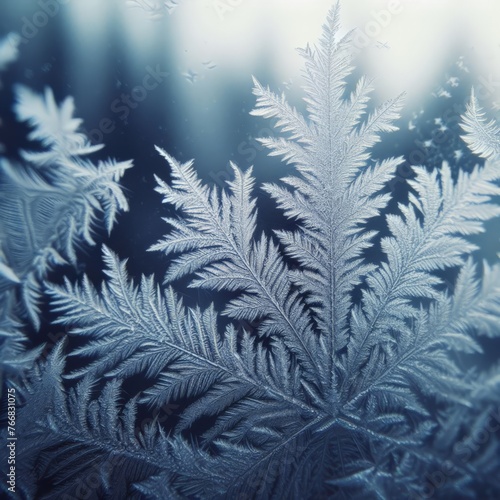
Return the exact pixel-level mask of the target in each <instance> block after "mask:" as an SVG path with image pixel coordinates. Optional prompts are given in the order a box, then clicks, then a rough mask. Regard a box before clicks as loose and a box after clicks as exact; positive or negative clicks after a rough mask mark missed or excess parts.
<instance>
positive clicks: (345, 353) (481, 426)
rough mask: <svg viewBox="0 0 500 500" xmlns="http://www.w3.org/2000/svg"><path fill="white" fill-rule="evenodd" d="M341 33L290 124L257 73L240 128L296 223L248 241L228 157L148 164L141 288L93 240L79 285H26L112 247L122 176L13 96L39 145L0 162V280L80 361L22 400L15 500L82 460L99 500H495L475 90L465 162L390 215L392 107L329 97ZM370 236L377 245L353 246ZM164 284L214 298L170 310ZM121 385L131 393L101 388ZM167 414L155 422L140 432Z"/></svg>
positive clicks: (487, 180)
mask: <svg viewBox="0 0 500 500" xmlns="http://www.w3.org/2000/svg"><path fill="white" fill-rule="evenodd" d="M338 32H339V8H338V6H336V7H334V8H332V9H331V11H330V13H329V15H328V18H327V21H326V23H325V25H324V27H323V32H322V35H321V38H320V40H319V43H318V45H317V47H315V48H311V47H307V48H306V49H304V50H302V51H301V55H302V57H303V58H304V61H305V70H304V78H305V88H304V92H305V103H306V109H305V114H301V113H300V112H299V111H298V110H297V109H296V108H294V107H293V106H291V105H290V104H289V103H288V102H287V100H286V98H285V96H284V95H278V94H276V93H274V92H273V91H271V90H270V89H269V88H268V87H266V86H264V85H262V84H261V83H260V82H259V81H258V80H257V79H254V90H253V92H254V94H255V96H256V106H255V109H254V110H253V111H252V114H253V115H255V116H257V117H260V119H273V120H275V127H276V129H277V131H278V132H279V135H277V136H275V137H265V138H261V139H260V140H261V143H262V144H263V146H265V147H266V148H267V150H268V151H269V154H270V155H271V156H277V157H280V158H281V160H282V161H284V162H285V163H286V164H287V165H289V172H288V174H287V175H286V176H285V177H284V178H282V179H281V180H280V181H278V182H275V183H270V184H265V185H264V193H265V194H263V195H262V196H270V197H271V198H272V199H273V200H274V201H275V203H276V207H277V208H278V210H279V211H280V213H282V214H283V217H284V218H285V219H286V220H287V221H288V222H289V223H290V224H288V225H287V227H292V226H293V227H294V229H289V230H277V231H275V232H273V233H270V234H268V233H267V232H266V231H264V230H262V228H261V225H260V223H259V221H260V217H261V215H260V214H259V211H258V200H257V198H256V194H255V193H256V187H255V184H256V180H255V178H254V176H253V171H252V169H251V168H249V169H247V170H245V171H243V170H241V169H240V168H239V167H238V166H237V165H235V164H233V163H231V168H232V172H233V179H232V180H231V181H230V182H228V183H227V186H226V188H225V189H220V188H218V187H214V186H209V185H206V184H204V183H203V181H202V180H201V179H200V178H199V176H198V175H197V173H196V170H195V168H194V163H193V162H192V161H188V162H184V163H182V162H179V161H178V160H177V159H175V158H174V157H173V156H171V155H170V154H169V153H168V152H166V151H164V150H163V149H162V148H160V147H157V151H158V153H159V154H160V155H161V157H162V158H163V159H164V160H165V162H166V165H167V167H168V169H169V175H170V177H169V178H170V181H169V182H168V183H167V182H165V181H163V180H162V179H161V176H158V177H157V191H158V192H159V193H160V194H161V195H162V197H163V202H164V203H165V204H167V205H169V206H170V207H171V208H172V209H173V210H172V211H171V214H173V215H170V216H169V217H166V218H165V219H164V220H165V222H166V223H167V225H168V230H167V233H166V235H165V236H164V237H162V238H161V239H160V240H159V241H158V242H157V243H156V244H154V245H153V246H152V247H151V248H150V249H149V250H150V251H155V252H163V253H164V254H165V255H167V256H168V257H169V265H168V268H167V270H166V272H165V274H164V278H163V283H162V284H158V283H157V282H156V281H155V278H154V277H152V276H143V277H142V278H141V279H140V281H138V282H135V281H134V280H132V279H131V278H130V277H129V276H128V273H127V268H126V261H121V260H120V258H119V257H118V256H117V255H116V254H115V253H114V252H113V251H111V250H110V249H109V248H107V247H105V246H104V247H103V262H104V265H105V271H104V272H105V279H104V281H103V283H102V284H101V286H100V287H96V286H95V285H94V284H93V283H91V281H90V279H89V278H87V277H83V278H82V279H81V280H80V281H79V282H78V283H76V284H75V283H72V282H70V281H69V280H67V279H66V280H65V283H64V284H63V285H54V284H51V283H47V282H46V280H45V278H46V276H47V273H48V271H49V269H50V268H51V266H53V265H54V264H59V263H63V262H70V263H75V260H76V253H75V252H76V248H77V247H78V245H80V244H81V243H82V242H85V243H88V244H93V243H94V239H93V237H92V230H93V227H94V223H95V221H96V217H97V215H96V214H97V213H102V214H103V220H104V223H105V225H106V227H107V229H108V230H111V228H112V226H113V224H114V222H115V220H116V215H117V213H118V212H119V211H123V210H126V209H127V203H126V200H125V198H124V196H123V193H122V191H121V188H120V187H119V184H118V183H117V181H118V180H119V179H120V177H121V176H122V174H123V173H124V171H125V170H126V169H127V168H129V167H130V165H131V164H130V163H129V162H114V161H108V162H101V163H98V164H97V165H95V164H93V163H91V162H89V161H88V160H84V159H83V158H82V157H84V156H85V155H87V154H90V153H92V152H94V151H95V150H96V149H98V147H96V146H93V145H91V144H89V143H88V141H87V140H86V138H85V137H84V136H83V135H81V134H80V133H79V132H78V131H77V129H78V126H79V121H78V120H75V119H74V118H73V104H72V101H71V100H66V101H64V102H63V103H62V104H61V105H60V106H57V105H56V103H55V101H54V97H53V95H52V93H51V92H50V91H46V93H45V95H44V96H43V97H40V96H36V95H34V94H33V93H31V91H29V90H27V89H24V88H20V89H18V93H17V95H18V102H17V104H16V113H17V115H18V117H19V119H20V120H22V121H27V122H28V123H29V125H30V126H31V127H32V129H33V131H32V133H31V135H30V139H32V140H36V141H39V142H40V143H41V144H42V146H43V148H44V149H43V150H42V151H36V152H27V151H25V152H23V153H22V157H23V160H24V162H25V163H26V165H23V166H21V165H19V166H17V165H12V164H10V163H9V162H6V161H4V163H3V166H2V175H3V177H4V179H5V181H4V184H3V186H4V187H2V188H1V189H2V197H1V201H0V212H1V214H2V228H3V229H2V230H3V231H4V233H5V234H7V235H9V238H8V240H7V242H6V243H5V245H4V247H3V250H4V255H3V256H2V260H1V261H0V266H1V267H0V274H1V275H2V276H3V277H4V278H5V279H6V280H10V282H11V283H13V284H15V286H20V287H22V290H23V304H24V307H25V309H26V312H27V315H28V317H29V318H30V319H31V321H32V322H33V323H34V324H35V326H36V325H37V318H38V313H39V309H38V303H39V300H40V297H41V295H42V293H43V294H45V296H48V297H49V299H50V303H51V306H52V311H53V313H54V314H55V317H56V320H55V324H57V325H63V326H65V327H68V328H69V329H70V335H71V337H72V338H73V339H74V340H75V341H76V345H77V346H78V347H76V348H74V349H72V350H71V351H70V352H69V358H68V359H73V360H74V359H76V360H78V361H79V363H77V365H78V366H80V367H77V368H74V369H71V370H68V369H66V368H65V367H66V364H67V360H66V356H67V354H65V353H66V352H67V351H68V346H67V343H66V342H60V343H59V344H58V345H57V346H56V347H55V348H54V349H53V351H52V353H51V355H50V357H49V358H48V359H47V360H46V362H44V363H40V364H39V365H37V366H36V367H35V369H33V370H32V371H31V372H30V374H29V375H28V376H27V377H26V379H25V380H24V381H23V383H20V384H19V391H20V392H21V393H22V394H24V398H25V405H24V406H23V407H22V408H21V409H20V414H19V421H20V422H24V424H23V425H24V427H25V428H24V427H23V428H22V429H20V432H19V434H20V435H22V436H23V440H22V441H20V448H19V453H20V455H19V456H20V457H22V461H21V459H20V463H22V464H23V467H24V468H25V470H26V478H27V479H26V482H25V484H24V485H23V492H24V493H25V495H26V496H27V497H35V495H36V485H37V483H39V482H40V480H41V478H44V480H45V481H48V482H50V484H51V486H52V489H51V492H50V494H48V495H47V498H61V495H64V494H68V495H69V494H74V491H76V489H77V488H78V485H79V484H81V483H82V481H85V478H87V477H88V475H89V474H90V473H91V472H92V470H94V469H92V467H93V465H92V464H94V465H95V464H98V469H99V472H98V478H99V480H98V486H96V488H95V489H94V490H93V491H92V494H93V495H94V497H96V498H97V497H100V496H105V495H108V496H112V497H113V498H124V497H130V498H136V497H137V498H200V499H206V498H238V499H243V498H262V499H265V498H297V499H304V498H311V499H312V498H345V497H354V498H358V497H359V498H366V497H368V498H383V499H385V498H423V497H424V498H427V496H428V492H429V478H432V477H434V476H435V475H436V474H441V475H442V476H443V477H445V480H444V481H443V482H442V484H441V485H440V487H439V488H438V489H437V490H436V494H437V495H438V496H439V497H440V498H441V497H442V498H451V497H457V496H460V497H463V496H470V497H474V496H475V495H477V494H478V491H483V492H486V494H488V495H491V497H494V496H495V494H498V493H499V492H500V483H499V479H498V478H500V462H499V460H498V456H499V454H500V441H499V439H498V432H497V431H496V432H495V431H493V430H492V428H491V423H492V422H493V421H494V419H495V418H498V408H499V407H500V396H499V395H500V371H499V368H498V365H496V366H495V365H493V366H491V367H490V368H488V369H484V370H483V369H482V366H477V367H476V368H473V367H472V366H473V363H474V360H475V359H477V356H479V355H481V354H482V353H483V350H484V346H485V345H487V344H485V341H486V340H488V341H489V340H491V339H493V340H494V339H498V337H499V336H500V328H499V322H498V319H499V317H500V265H499V264H498V262H486V261H481V260H480V259H479V258H478V253H479V252H478V250H479V249H480V247H479V245H478V241H479V240H478V235H479V236H480V235H481V234H482V233H484V232H486V231H487V230H488V229H489V227H490V225H491V221H493V220H494V219H496V218H498V216H500V206H499V205H498V197H499V195H500V187H499V181H500V143H499V137H500V128H499V127H498V125H497V124H496V123H495V122H494V121H488V119H487V118H486V116H485V113H484V111H483V110H482V109H481V107H480V106H479V103H478V101H477V99H476V97H475V95H474V93H472V96H471V99H470V103H469V105H468V108H467V111H466V113H465V114H464V116H463V117H462V127H463V130H464V133H465V135H464V140H465V142H466V143H467V145H468V146H469V148H470V150H471V151H472V152H473V153H475V154H477V155H478V156H481V157H482V158H484V160H485V161H484V165H482V166H479V165H478V166H476V167H475V168H473V169H472V170H469V171H465V170H464V171H458V172H453V171H452V169H451V168H450V166H449V165H448V164H447V163H446V162H444V163H443V164H442V166H441V167H440V168H439V169H436V170H430V169H428V168H426V167H425V166H417V167H415V168H414V169H413V171H414V175H413V176H412V178H411V179H410V180H409V181H408V187H409V194H408V196H407V197H406V199H404V200H401V201H399V203H397V204H396V203H391V204H390V202H391V198H392V197H391V193H390V192H389V190H388V189H387V186H388V184H389V182H390V181H391V179H393V177H394V175H395V174H396V170H397V168H398V166H399V165H400V164H401V163H402V161H403V158H401V157H396V158H385V159H377V158H373V153H372V150H373V146H375V145H376V144H377V143H378V142H379V141H380V140H381V138H383V137H384V134H386V133H390V132H393V131H395V130H396V126H395V121H396V120H397V118H398V116H399V112H400V109H401V106H402V100H403V96H399V97H397V98H395V99H393V100H389V101H387V102H384V103H382V104H380V105H379V106H378V107H373V106H371V105H370V93H371V92H372V82H370V81H369V80H368V79H367V78H364V77H362V78H361V79H360V80H359V81H358V82H357V83H356V84H355V85H354V86H353V89H352V91H350V92H348V91H347V90H346V83H345V82H346V80H348V79H349V78H350V77H351V76H352V75H351V74H352V67H351V63H352V58H351V55H350V47H351V37H352V33H348V34H346V35H345V36H344V37H342V38H340V39H339V37H338ZM369 109H371V111H370V112H369V111H368V110H369ZM20 192H22V193H30V196H24V197H23V198H22V199H20V198H19V196H18V195H17V193H20ZM26 214H30V216H29V217H28V218H27V216H26ZM374 218H377V220H379V221H381V225H383V231H380V230H376V229H368V227H375V225H374V224H372V222H373V220H374ZM59 224H60V225H59ZM45 227H51V232H50V234H49V233H47V232H46V231H45V230H43V228H45ZM54 227H55V228H56V230H55V232H54ZM379 227H380V225H379ZM381 233H382V234H381ZM27 241H29V242H31V243H30V245H27V244H26V242H27ZM374 250H375V252H374V255H377V254H380V258H379V259H378V261H377V262H375V261H374V259H373V258H369V256H370V252H372V251H374ZM180 279H183V280H187V281H188V286H189V287H191V288H194V289H203V290H206V291H209V292H210V293H213V294H216V293H218V292H227V293H226V294H225V295H224V296H225V297H228V299H227V300H226V302H225V304H224V306H223V307H219V306H215V305H212V306H209V307H207V308H201V307H198V306H192V305H191V306H189V307H187V306H186V305H185V304H183V301H182V300H181V299H180V298H179V295H178V294H177V293H176V291H175V289H176V286H177V284H178V283H179V280H180ZM6 317H7V316H6ZM11 328H14V327H13V326H11ZM464 360H467V361H464ZM138 378H140V380H141V383H142V385H143V386H144V389H143V390H141V391H140V392H139V393H138V394H136V395H132V396H131V395H129V394H128V393H127V391H124V390H122V387H123V386H124V385H125V384H127V381H130V380H137V379H138ZM172 405H174V406H175V407H176V408H178V412H177V413H176V414H175V416H174V417H173V418H169V420H168V425H167V424H164V423H162V422H160V421H159V419H156V418H155V419H154V420H153V422H152V423H149V424H148V425H147V426H144V427H142V428H139V427H137V425H136V422H137V421H138V420H139V415H140V414H141V412H142V414H144V412H146V413H147V412H151V411H153V410H155V409H161V408H170V407H171V406H172ZM33 414H36V415H37V417H36V419H35V422H34V424H33V423H32V421H31V420H30V417H29V416H30V415H33ZM28 422H29V423H28ZM488 429H489V430H488ZM480 433H483V434H485V433H486V434H487V435H488V437H489V438H488V440H487V441H484V442H481V443H480V444H477V443H475V442H474V436H478V435H480ZM463 450H468V455H467V457H466V459H464V455H463V453H464V452H463ZM481 488H483V489H482V490H481Z"/></svg>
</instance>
